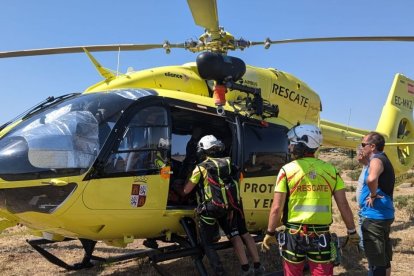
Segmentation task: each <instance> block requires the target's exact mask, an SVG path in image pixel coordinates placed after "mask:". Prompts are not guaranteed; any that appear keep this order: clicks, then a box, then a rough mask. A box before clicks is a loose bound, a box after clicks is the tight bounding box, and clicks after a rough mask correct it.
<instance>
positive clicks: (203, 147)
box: [181, 135, 264, 275]
mask: <svg viewBox="0 0 414 276" xmlns="http://www.w3.org/2000/svg"><path fill="white" fill-rule="evenodd" d="M224 149H225V146H224V144H223V143H222V142H221V141H220V140H218V139H217V138H216V137H215V136H214V135H206V136H204V137H202V138H201V139H200V141H199V142H198V144H197V155H198V159H199V161H202V162H201V163H199V164H198V165H197V166H196V168H195V169H194V170H193V172H192V175H191V177H190V178H189V180H188V182H187V183H186V185H185V186H184V190H183V191H182V193H181V194H182V195H183V196H185V195H187V194H189V193H190V192H191V191H192V190H193V189H194V188H195V187H196V186H197V187H198V195H199V205H198V207H197V214H198V223H197V225H198V227H199V234H200V240H201V244H202V246H203V248H204V251H205V254H206V256H207V257H208V259H209V262H210V265H211V266H212V268H213V270H214V273H215V274H216V275H224V274H225V271H224V268H223V265H222V263H221V261H220V258H219V256H218V254H217V252H216V251H215V250H214V248H213V243H214V235H215V233H217V227H218V225H220V227H221V228H222V230H223V232H224V233H225V234H226V236H227V238H228V239H229V240H230V241H231V242H232V245H233V247H234V250H235V252H236V255H237V257H238V258H239V261H240V264H241V275H262V274H263V272H264V268H263V266H262V265H261V263H260V258H259V253H258V251H257V247H256V244H255V242H254V240H253V238H252V236H251V235H250V233H249V232H248V231H247V228H246V221H245V219H244V213H243V207H242V202H241V199H240V195H239V191H238V176H237V173H238V171H237V169H236V168H235V166H234V165H233V164H232V163H231V160H230V157H222V155H223V153H224ZM223 188H225V189H224V190H226V195H225V196H222V194H223V193H222V191H223ZM217 224H218V225H217ZM243 243H244V244H245V245H246V248H247V250H248V251H249V255H250V256H251V257H252V259H253V267H250V265H249V261H248V258H247V255H246V252H245V249H244V244H243Z"/></svg>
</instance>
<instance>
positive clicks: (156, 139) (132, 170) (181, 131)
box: [98, 98, 287, 209]
mask: <svg viewBox="0 0 414 276" xmlns="http://www.w3.org/2000/svg"><path fill="white" fill-rule="evenodd" d="M121 120H122V121H123V122H122V123H121V124H124V127H123V128H122V129H124V131H121V132H118V136H119V137H117V138H116V139H110V140H113V141H118V142H116V143H113V146H112V148H111V149H110V156H109V157H108V158H105V159H106V161H105V166H104V168H103V170H101V171H100V173H99V176H98V177H122V176H131V175H135V176H139V175H151V174H160V173H163V171H162V168H163V167H169V168H170V169H171V171H169V172H167V173H169V175H170V176H169V185H170V188H169V193H168V200H167V209H182V208H184V209H188V208H193V207H194V206H195V205H196V198H195V197H196V194H195V190H194V192H192V193H191V194H190V195H189V196H188V197H186V198H180V197H179V196H178V195H177V193H176V192H175V189H176V188H177V186H178V187H179V186H183V185H185V183H186V181H187V180H188V178H189V176H190V175H191V172H192V171H193V169H194V168H195V167H196V163H197V162H198V160H197V154H196V150H197V143H198V141H199V140H200V138H201V137H203V136H204V135H210V134H212V135H214V136H215V137H217V138H218V139H219V140H221V141H222V142H223V143H224V145H225V150H224V152H223V156H231V157H232V160H233V162H234V163H235V164H236V165H237V166H238V167H239V168H241V170H242V172H243V177H244V178H257V177H273V178H275V177H276V175H277V173H278V171H279V169H280V168H281V166H283V164H285V163H286V162H287V138H286V132H287V128H286V127H284V126H279V125H275V124H269V123H266V124H263V123H262V122H261V121H258V120H255V119H251V118H248V117H245V116H239V115H236V114H234V113H231V112H227V113H226V116H220V115H218V114H217V112H216V110H215V109H214V108H210V107H206V106H200V105H196V104H194V103H189V102H184V101H180V100H173V99H166V98H164V100H163V103H162V104H155V105H153V104H151V105H148V106H145V107H142V106H140V107H139V108H138V109H137V111H136V112H134V113H133V115H131V116H128V115H127V114H126V116H125V117H123V118H122V119H121ZM242 185H243V183H242ZM243 192H248V190H247V189H241V193H242V195H243Z"/></svg>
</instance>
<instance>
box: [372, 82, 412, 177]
mask: <svg viewBox="0 0 414 276" xmlns="http://www.w3.org/2000/svg"><path fill="white" fill-rule="evenodd" d="M413 104H414V81H413V80H411V79H409V78H407V77H405V76H404V75H402V74H396V75H395V78H394V81H393V84H392V86H391V89H390V93H389V94H388V98H387V101H386V102H385V105H384V107H383V109H382V113H381V117H380V119H379V121H378V125H377V128H376V131H378V132H380V133H383V134H384V135H385V136H386V137H387V140H386V147H385V151H386V153H387V155H388V157H389V158H390V160H392V161H394V162H393V166H394V169H395V171H396V173H397V174H400V173H403V172H406V171H408V170H409V169H411V168H412V167H413V165H414V158H413V155H412V152H413V151H414V145H413V143H412V142H413V141H414V132H413V129H414V120H413Z"/></svg>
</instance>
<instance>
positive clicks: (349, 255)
mask: <svg viewBox="0 0 414 276" xmlns="http://www.w3.org/2000/svg"><path fill="white" fill-rule="evenodd" d="M347 185H351V186H352V185H353V186H355V185H356V183H355V182H353V181H347ZM350 190H352V189H348V191H350ZM410 194H411V195H412V194H414V187H406V188H398V189H396V191H395V195H410ZM347 196H348V200H349V202H350V204H351V208H352V209H353V211H354V216H355V217H356V210H357V206H356V202H355V201H354V198H355V195H354V192H348V193H347ZM335 207H336V206H335ZM332 230H333V231H334V232H336V233H337V234H338V236H339V237H340V238H341V239H342V240H343V239H344V237H345V235H346V230H345V228H344V226H343V223H342V220H341V218H340V215H339V214H338V211H336V210H335V214H334V223H333V225H332ZM31 238H33V237H32V236H30V235H28V234H27V233H26V229H25V228H24V227H20V226H16V227H13V228H11V229H8V230H7V231H5V232H4V233H3V234H2V235H1V236H0V275H19V276H20V275H57V274H64V275H158V272H157V270H156V269H155V268H154V267H153V266H152V265H151V264H150V262H149V260H148V259H141V260H130V261H124V262H121V263H114V264H107V265H98V266H96V267H93V268H91V269H86V270H82V271H76V272H68V271H65V270H64V269H62V268H59V267H57V266H54V265H52V264H50V263H49V262H47V261H46V260H45V259H43V258H42V257H41V256H40V255H39V254H38V253H37V252H36V251H35V250H33V249H32V248H31V247H30V246H29V245H28V244H27V243H26V242H25V240H26V239H31ZM391 238H392V241H393V249H394V261H393V262H392V266H393V267H392V271H393V275H401V276H402V275H404V276H405V275H413V272H412V270H413V268H412V264H413V263H414V221H413V220H412V219H411V218H410V217H409V215H408V214H407V212H406V211H405V210H398V209H397V211H396V219H395V222H394V224H393V225H392V233H391ZM141 243H142V241H141V240H137V241H136V242H135V243H133V244H131V245H129V246H128V247H127V248H126V249H118V248H113V247H108V246H106V245H105V244H103V243H98V244H97V246H96V250H95V254H96V255H98V256H102V257H108V256H113V255H116V254H119V253H122V252H128V251H131V250H134V249H137V248H142V247H143V246H142V245H141ZM46 248H47V249H49V250H50V251H51V252H52V253H54V254H56V255H57V256H59V257H61V258H62V259H64V260H65V261H66V262H68V263H76V262H79V261H81V259H82V256H83V250H82V248H81V246H80V243H79V242H77V241H71V242H66V243H60V244H54V245H48V246H46ZM260 254H261V258H262V262H263V263H264V265H265V267H266V269H267V271H269V272H270V271H276V270H280V269H281V265H280V264H281V260H280V257H279V253H278V252H277V251H276V249H273V250H272V251H270V252H268V253H260ZM220 255H221V257H222V260H223V262H224V263H225V268H226V269H227V270H228V271H230V275H238V273H239V265H238V262H237V259H236V257H235V256H234V254H233V251H232V250H231V249H228V250H223V251H221V252H220ZM160 267H161V269H163V270H164V272H167V273H169V274H171V275H196V274H197V272H196V270H195V268H194V265H193V262H192V260H191V258H189V257H187V258H182V259H177V260H173V261H168V262H164V263H161V264H160ZM206 267H207V268H208V265H207V264H206ZM334 273H335V275H366V274H367V261H366V259H365V258H363V255H362V254H360V253H359V252H358V251H357V250H356V248H344V250H343V254H342V264H341V265H340V266H338V267H335V270H334Z"/></svg>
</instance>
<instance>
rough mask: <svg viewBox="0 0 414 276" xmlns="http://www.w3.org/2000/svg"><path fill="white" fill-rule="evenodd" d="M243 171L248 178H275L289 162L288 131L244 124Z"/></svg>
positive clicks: (274, 127)
mask: <svg viewBox="0 0 414 276" xmlns="http://www.w3.org/2000/svg"><path fill="white" fill-rule="evenodd" d="M243 128H244V147H243V151H244V152H243V156H244V160H243V171H244V175H245V176H246V177H260V176H275V175H277V173H278V172H279V170H280V168H281V167H282V166H283V165H284V164H286V163H287V161H288V159H287V158H288V140H287V136H286V131H287V129H286V128H284V127H281V126H275V125H270V126H269V127H261V126H257V125H253V124H249V123H244V124H243Z"/></svg>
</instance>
